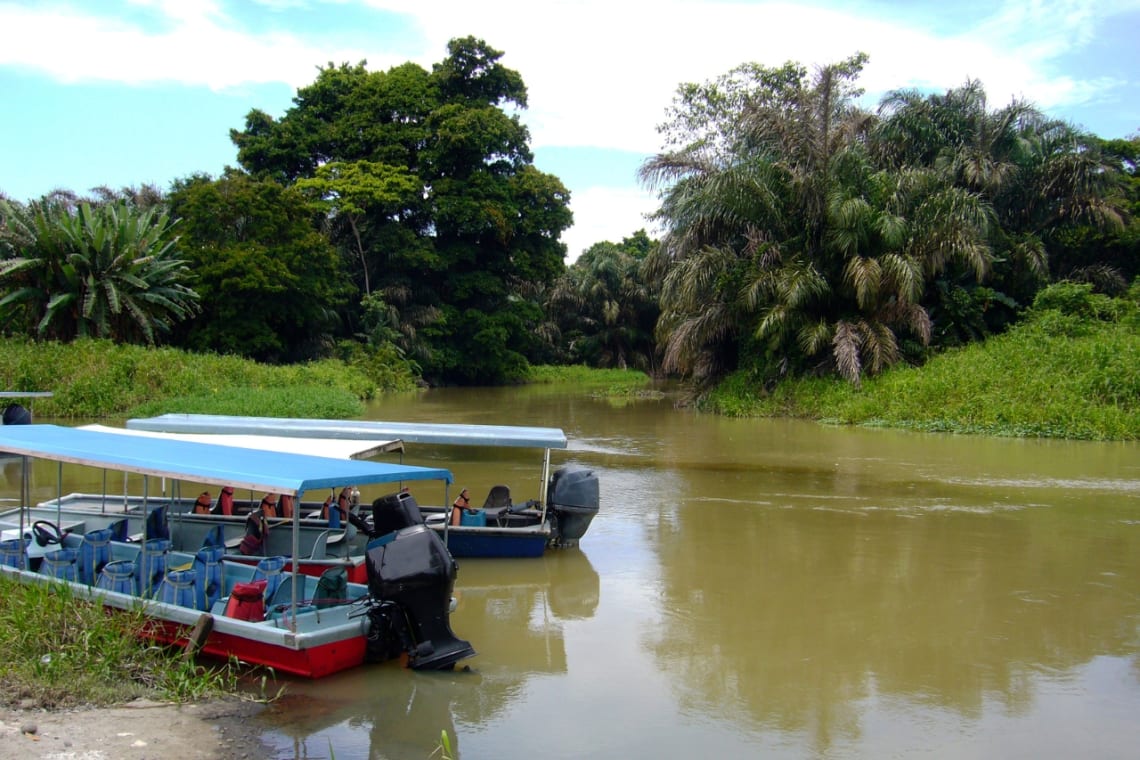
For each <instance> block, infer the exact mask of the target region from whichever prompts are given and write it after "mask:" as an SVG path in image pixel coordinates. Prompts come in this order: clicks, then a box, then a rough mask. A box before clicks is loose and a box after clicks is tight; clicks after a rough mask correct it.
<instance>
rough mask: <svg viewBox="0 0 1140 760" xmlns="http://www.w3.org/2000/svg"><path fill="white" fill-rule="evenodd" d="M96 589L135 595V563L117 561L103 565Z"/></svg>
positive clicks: (124, 560) (125, 560) (122, 560)
mask: <svg viewBox="0 0 1140 760" xmlns="http://www.w3.org/2000/svg"><path fill="white" fill-rule="evenodd" d="M95 587H96V588H101V589H106V590H107V591H117V592H118V593H120V594H130V595H132V596H133V595H134V593H135V563H134V562H132V561H131V560H129V559H117V560H115V561H114V562H108V563H107V564H106V565H103V569H102V571H101V572H100V573H99V580H97V581H96V582H95Z"/></svg>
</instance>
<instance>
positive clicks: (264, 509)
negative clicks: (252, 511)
mask: <svg viewBox="0 0 1140 760" xmlns="http://www.w3.org/2000/svg"><path fill="white" fill-rule="evenodd" d="M276 497H277V494H275V493H267V494H265V495H264V496H262V497H261V514H263V515H265V516H266V517H277V498H276Z"/></svg>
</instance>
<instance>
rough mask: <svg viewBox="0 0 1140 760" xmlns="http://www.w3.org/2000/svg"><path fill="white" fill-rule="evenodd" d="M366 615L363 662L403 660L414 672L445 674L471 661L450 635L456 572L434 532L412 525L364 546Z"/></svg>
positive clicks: (460, 641) (470, 652)
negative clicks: (368, 604) (402, 657)
mask: <svg viewBox="0 0 1140 760" xmlns="http://www.w3.org/2000/svg"><path fill="white" fill-rule="evenodd" d="M365 561H366V563H367V569H368V590H369V592H370V594H371V596H372V599H373V601H374V606H373V608H372V610H371V611H370V612H369V618H370V622H371V627H370V629H369V633H368V639H369V641H368V657H369V660H370V661H379V660H385V659H390V658H392V657H396V656H398V655H399V654H400V653H402V652H407V654H408V665H409V666H410V667H412V668H414V669H416V670H447V669H450V668H451V667H453V666H454V665H455V663H456V662H458V661H459V660H462V659H465V658H467V657H472V656H474V654H475V650H474V649H473V648H472V646H471V644H470V643H469V642H467V641H464V640H463V639H459V638H456V636H455V634H454V633H452V631H451V623H450V616H451V594H452V591H453V590H454V587H455V576H456V574H457V573H458V568H457V566H456V564H455V560H454V559H452V557H451V553H450V552H448V551H447V547H446V546H444V545H443V541H442V540H441V539H440V537H439V536H438V535H436V533H435V531H433V530H432V529H431V528H429V527H427V526H426V525H413V526H412V527H409V528H402V529H400V530H398V531H396V532H394V533H389V534H387V535H384V536H381V537H380V538H377V539H374V540H372V541H370V542H369V544H368V548H367V549H366V550H365Z"/></svg>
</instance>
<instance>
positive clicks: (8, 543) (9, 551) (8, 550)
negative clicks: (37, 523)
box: [0, 538, 24, 567]
mask: <svg viewBox="0 0 1140 760" xmlns="http://www.w3.org/2000/svg"><path fill="white" fill-rule="evenodd" d="M0 565H7V566H8V567H23V566H24V541H23V539H19V538H9V539H5V540H4V541H0Z"/></svg>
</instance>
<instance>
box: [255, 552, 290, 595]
mask: <svg viewBox="0 0 1140 760" xmlns="http://www.w3.org/2000/svg"><path fill="white" fill-rule="evenodd" d="M288 561H289V558H288V557H265V558H264V559H262V560H261V561H260V562H258V563H257V567H255V568H254V569H253V582H254V583H256V582H257V581H260V580H264V581H266V584H265V593H264V597H265V598H266V599H272V598H273V595H274V594H276V593H277V587H278V586H280V585H281V582H282V581H283V580H284V579H285V578H286V576H285V574H284V573H283V572H282V570H284V568H285V563H286V562H288Z"/></svg>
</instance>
